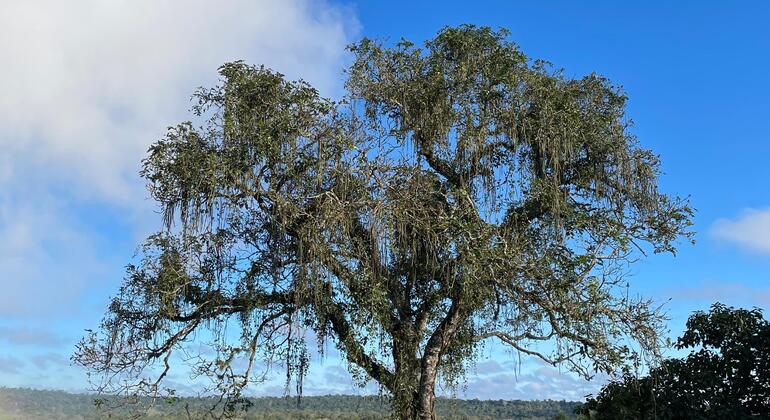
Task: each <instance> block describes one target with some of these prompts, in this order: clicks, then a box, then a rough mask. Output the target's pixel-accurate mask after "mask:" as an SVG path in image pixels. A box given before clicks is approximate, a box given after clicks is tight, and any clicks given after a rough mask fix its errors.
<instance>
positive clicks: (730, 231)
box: [711, 209, 770, 255]
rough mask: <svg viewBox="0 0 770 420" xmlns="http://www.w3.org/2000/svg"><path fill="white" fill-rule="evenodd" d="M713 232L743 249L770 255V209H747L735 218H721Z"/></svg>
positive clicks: (719, 237)
mask: <svg viewBox="0 0 770 420" xmlns="http://www.w3.org/2000/svg"><path fill="white" fill-rule="evenodd" d="M711 233H712V234H713V235H714V236H715V237H716V238H718V239H721V240H724V241H727V242H731V243H733V244H735V245H738V246H739V247H741V248H743V249H746V250H749V251H752V252H755V253H758V254H763V255H770V209H765V210H754V209H747V210H745V211H744V212H743V213H742V214H741V215H740V216H738V217H737V218H735V219H719V220H717V221H716V222H714V225H713V226H712V228H711Z"/></svg>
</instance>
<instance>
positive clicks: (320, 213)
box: [75, 25, 691, 419]
mask: <svg viewBox="0 0 770 420" xmlns="http://www.w3.org/2000/svg"><path fill="white" fill-rule="evenodd" d="M507 36H508V33H507V32H506V31H505V30H500V31H493V30H491V29H489V28H485V27H475V26H470V25H463V26H459V27H456V28H445V29H443V30H442V31H440V32H439V33H438V35H437V36H436V37H435V38H434V39H433V40H430V41H428V42H427V43H426V44H425V47H424V48H419V47H416V46H415V45H413V44H412V43H410V42H407V41H401V42H399V43H397V44H395V45H393V46H384V45H382V44H380V43H378V42H375V41H372V40H369V39H364V40H362V41H361V42H359V43H357V44H355V45H353V46H351V51H352V53H353V56H354V60H353V63H352V64H351V66H350V68H349V69H348V71H347V72H346V75H347V82H346V85H345V86H346V89H347V94H346V95H345V96H344V98H343V99H342V100H340V101H339V102H333V101H331V100H328V99H324V98H322V97H320V96H319V95H318V93H317V91H316V90H315V89H313V88H312V87H311V86H309V85H308V84H307V83H305V82H301V81H300V82H291V81H286V80H285V79H284V78H283V76H282V75H281V74H279V73H276V72H273V71H271V70H268V69H265V68H264V67H253V66H249V65H246V64H244V63H241V62H234V63H228V64H225V65H223V66H222V67H221V68H220V74H221V76H222V79H221V83H220V84H219V85H217V86H215V87H214V88H211V89H201V90H199V91H198V92H197V93H196V95H195V99H196V100H197V104H196V106H195V107H194V113H195V115H196V118H199V119H204V120H205V121H207V123H205V124H203V125H202V126H201V127H196V126H194V125H193V124H192V123H189V122H188V123H182V124H180V125H178V126H175V127H173V128H170V129H169V131H168V134H167V135H166V136H165V137H164V138H163V139H161V140H159V141H158V142H156V143H155V144H154V145H153V146H152V147H151V148H150V150H149V154H148V156H147V158H146V159H145V160H144V162H143V165H144V166H143V170H142V175H143V176H144V177H145V178H146V179H147V181H148V186H149V191H150V193H151V195H152V197H153V198H154V199H155V200H156V201H157V202H158V203H159V205H160V207H161V208H162V211H163V220H164V229H163V230H162V231H161V232H159V233H158V234H155V235H152V236H150V237H149V238H148V240H147V242H146V243H145V245H144V246H143V248H142V251H143V252H142V254H141V255H142V257H141V259H140V261H138V262H137V263H136V264H132V265H129V267H128V270H127V275H126V278H125V281H124V284H123V286H122V288H121V291H120V293H119V294H118V295H117V297H116V298H114V300H113V302H112V304H111V305H110V307H109V310H108V313H107V315H106V317H105V320H104V321H103V324H102V328H101V331H100V332H99V333H94V334H92V335H90V336H88V337H86V338H85V339H84V340H83V341H82V342H81V344H80V345H79V347H78V351H77V353H76V355H75V360H76V361H77V362H78V363H80V364H81V365H83V366H86V367H87V368H88V369H89V370H90V371H91V372H92V373H93V374H96V375H97V376H98V377H99V378H100V379H101V380H102V381H103V382H101V384H102V385H104V388H102V389H103V390H111V391H112V392H123V393H156V392H158V391H159V390H160V389H161V387H162V384H163V379H164V378H165V377H166V374H167V372H168V371H169V369H170V366H171V365H173V364H174V363H172V362H170V360H172V359H171V358H172V355H174V354H182V355H185V356H187V357H183V358H184V359H185V360H187V361H188V362H189V363H191V365H192V371H193V373H194V374H197V375H207V376H209V377H211V379H212V381H213V383H214V384H215V387H216V390H217V391H218V392H220V393H221V394H222V395H223V396H224V397H226V398H227V399H228V400H229V401H231V402H232V401H237V400H238V398H239V397H240V396H241V391H242V390H243V389H244V388H246V387H247V386H248V385H249V384H251V383H254V382H257V381H258V380H259V379H261V378H263V376H262V373H264V372H263V370H262V369H258V367H263V366H268V367H269V366H271V365H272V364H273V363H276V362H280V363H281V364H282V365H283V366H284V367H285V368H286V374H287V381H288V380H293V381H295V383H296V384H297V388H298V392H301V384H302V379H303V376H304V374H305V372H306V369H307V366H308V362H309V359H308V353H307V346H306V343H305V338H306V336H305V335H304V333H303V332H305V331H307V332H312V334H313V336H314V337H316V338H317V340H318V341H319V343H321V344H320V348H323V343H324V342H325V341H327V340H329V341H331V342H333V343H334V344H335V345H336V347H337V348H338V349H339V351H340V353H341V355H342V357H344V358H345V359H346V360H347V361H348V362H349V366H350V369H351V371H352V372H353V373H354V374H355V375H356V377H358V378H360V379H361V382H366V381H367V380H374V381H376V382H377V383H378V384H379V385H380V387H381V389H382V390H383V391H384V392H385V393H386V394H387V395H390V396H391V397H392V404H393V409H394V415H395V416H396V417H398V418H401V419H418V418H419V419H432V418H435V391H434V390H435V386H436V383H437V381H441V382H443V383H444V384H447V385H450V386H451V385H457V384H460V383H462V380H463V378H464V376H463V374H464V370H465V368H466V367H467V364H468V363H469V362H470V361H472V360H474V359H476V358H477V357H479V356H480V355H481V352H480V351H479V350H480V348H481V347H480V346H481V345H482V344H483V343H485V342H487V341H489V340H497V341H499V342H501V343H503V344H504V345H506V346H509V347H510V348H512V349H514V350H516V351H518V352H521V353H523V354H525V355H530V356H533V357H537V358H540V359H542V360H544V361H546V362H548V363H551V364H554V365H556V364H566V365H567V366H568V367H569V368H571V369H572V370H574V371H576V372H578V373H580V374H582V375H585V376H586V377H589V376H590V375H591V374H592V373H593V372H597V371H603V372H609V371H613V370H615V369H617V368H618V367H620V366H623V365H624V364H627V363H629V362H631V361H633V360H635V359H636V358H637V357H638V355H639V353H640V352H641V353H647V354H649V355H652V356H653V357H655V356H656V355H658V349H659V346H660V341H661V335H660V331H661V330H662V328H663V319H664V318H663V316H662V314H661V313H660V312H659V310H658V309H657V307H655V306H654V305H653V303H652V302H651V301H650V300H646V299H642V298H631V297H629V296H628V294H627V293H626V289H627V284H626V281H625V279H624V273H626V270H627V267H628V264H629V263H630V262H632V261H634V260H635V259H636V258H638V257H639V256H640V255H641V254H644V253H646V252H648V251H651V252H671V253H673V252H674V251H675V247H674V242H675V241H676V240H677V238H680V237H682V236H684V237H689V235H690V233H689V231H688V228H689V226H690V220H691V210H690V208H689V207H688V205H687V202H686V200H683V199H680V198H677V197H669V196H667V195H665V194H663V193H661V192H660V191H659V190H658V187H657V176H658V174H659V161H658V158H657V157H656V156H655V155H654V154H653V153H652V152H650V151H648V150H646V149H643V148H641V147H640V146H639V145H638V144H637V141H636V139H635V137H634V136H633V135H632V134H631V133H630V132H629V129H628V128H629V125H630V122H629V120H628V119H627V117H626V115H625V104H626V96H625V95H624V94H623V92H622V91H621V90H620V89H619V88H617V87H615V86H613V85H612V84H611V83H610V82H609V81H608V80H606V79H605V78H602V77H600V76H597V75H594V74H592V75H589V76H586V77H583V78H580V79H571V78H568V77H565V76H564V75H563V73H562V72H560V71H554V70H552V69H551V68H550V66H548V65H547V64H545V63H543V62H541V61H532V60H529V59H528V58H527V57H525V56H524V54H523V53H522V52H521V51H520V50H519V49H518V48H517V47H516V45H514V44H513V43H511V42H510V41H508V40H507ZM199 338H206V340H205V341H206V342H205V343H204V344H207V345H209V346H210V350H211V351H203V352H196V353H194V355H195V357H191V356H190V352H191V351H192V350H193V349H195V348H196V346H197V345H199V344H200V343H197V342H196V339H199ZM540 343H545V344H544V345H540ZM629 344H633V345H629ZM266 369H267V368H266ZM151 374H155V376H154V377H152V378H151V377H150V375H151Z"/></svg>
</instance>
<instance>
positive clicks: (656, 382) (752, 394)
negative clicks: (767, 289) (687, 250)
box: [578, 303, 770, 419]
mask: <svg viewBox="0 0 770 420" xmlns="http://www.w3.org/2000/svg"><path fill="white" fill-rule="evenodd" d="M676 348H677V349H679V350H683V349H690V350H691V351H690V354H689V355H687V357H685V358H683V359H668V360H665V361H664V362H663V363H662V364H661V365H660V366H659V367H657V368H655V369H653V370H652V371H651V372H650V373H649V375H647V376H645V377H643V378H638V377H636V376H634V375H632V374H631V373H630V372H626V373H625V374H624V376H623V377H622V378H620V379H619V380H617V381H614V382H611V383H610V384H608V385H607V386H605V387H604V389H602V391H601V392H600V393H599V395H597V397H596V398H591V399H589V400H588V401H587V402H586V404H585V405H583V406H582V407H581V408H580V409H579V410H578V411H579V412H580V413H582V414H583V415H584V416H585V417H587V418H590V419H617V418H634V419H748V418H764V417H766V416H767V415H768V413H770V323H769V322H768V321H767V320H765V319H764V318H763V317H762V311H761V310H759V309H752V310H747V309H735V308H731V307H727V306H725V305H722V304H719V303H717V304H714V305H713V306H712V307H711V311H710V312H708V313H705V312H696V313H695V314H693V315H692V316H690V318H689V320H688V321H687V330H686V331H685V333H684V334H683V335H682V336H681V337H680V338H679V339H678V340H677V342H676Z"/></svg>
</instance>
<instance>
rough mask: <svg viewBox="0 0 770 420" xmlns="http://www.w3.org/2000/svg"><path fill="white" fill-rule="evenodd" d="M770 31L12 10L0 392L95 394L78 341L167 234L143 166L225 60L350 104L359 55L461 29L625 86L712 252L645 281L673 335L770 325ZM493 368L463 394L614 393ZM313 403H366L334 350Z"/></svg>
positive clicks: (603, 5) (714, 6) (666, 10)
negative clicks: (496, 33)
mask: <svg viewBox="0 0 770 420" xmlns="http://www.w3.org/2000/svg"><path fill="white" fill-rule="evenodd" d="M769 21H770V3H767V2H760V1H756V2H749V1H743V2H719V1H679V2H663V1H645V2H641V1H640V2H617V1H614V2H610V1H606V2H601V1H594V2H567V1H563V2H562V1H549V2H546V1H543V2H513V1H509V2H503V1H475V2H461V1H456V2H454V1H442V2H427V1H426V2H407V1H389V2H373V1H372V2H358V3H357V2H351V1H344V2H342V1H328V2H310V1H309V0H307V1H305V0H295V1H286V2H267V1H264V2H262V1H248V0H236V1H230V2H214V1H206V0H195V1H188V2H184V3H183V2H182V1H161V2H154V1H149V0H143V1H128V0H114V1H109V2H104V1H98V0H82V1H78V2H57V1H54V0H39V1H34V2H32V1H24V0H6V1H3V2H2V3H1V4H0V55H1V56H2V57H3V64H2V66H0V91H2V92H3V94H2V96H0V286H1V287H0V385H6V386H31V387H37V388H59V389H68V390H80V389H84V388H85V387H86V381H85V376H84V374H83V372H82V371H80V370H79V369H77V368H75V367H72V366H70V365H69V361H68V358H69V355H70V354H71V353H72V351H73V346H74V343H75V342H76V341H77V339H78V338H79V337H80V335H81V334H82V332H83V330H84V329H85V328H93V327H95V326H96V325H97V324H98V322H99V319H100V317H101V314H102V313H103V310H104V308H105V305H106V303H107V301H108V298H109V296H110V295H111V294H113V293H115V292H116V290H117V288H118V287H119V284H120V279H121V275H122V272H123V267H124V266H125V264H126V263H127V262H128V261H129V260H130V259H131V256H132V255H133V252H134V250H135V248H136V246H137V244H139V242H140V241H141V240H142V238H143V237H144V236H145V235H146V234H148V233H149V232H152V231H153V230H154V229H156V228H157V227H158V226H159V217H158V215H157V214H156V213H155V212H154V210H155V208H154V207H153V203H152V202H150V201H149V200H147V194H146V193H145V191H144V189H143V187H142V183H141V181H140V180H139V178H138V176H137V170H138V167H139V160H140V159H141V157H142V156H143V152H144V150H146V148H147V146H148V145H149V144H150V143H151V142H152V141H153V140H155V139H157V138H159V137H160V135H161V134H162V133H163V132H164V130H165V127H166V126H168V125H171V124H174V123H176V122H178V121H181V120H183V119H185V118H186V110H187V108H188V107H189V102H188V101H187V98H189V95H190V93H191V92H192V91H193V90H194V89H195V88H196V87H198V86H201V85H209V84H211V83H212V82H213V81H214V80H215V78H216V73H215V71H216V68H217V67H218V65H219V64H221V63H223V62H225V61H227V60H233V59H244V60H246V61H248V62H251V63H255V64H261V63H264V64H266V65H268V66H270V67H272V68H274V69H276V70H279V71H281V72H283V73H285V74H287V75H288V76H289V77H291V78H297V77H302V78H305V79H307V80H308V81H310V82H311V83H313V84H314V85H316V86H317V87H318V88H319V89H320V90H321V92H322V93H324V94H326V95H330V96H336V95H339V93H340V92H341V83H342V79H341V70H342V69H343V67H344V65H345V62H346V60H348V57H347V56H346V54H345V52H344V46H345V45H346V44H347V43H349V42H352V41H354V40H356V39H358V38H360V37H361V36H369V37H375V38H381V39H385V40H398V39H399V38H400V37H402V36H403V37H405V38H407V39H410V40H412V41H416V42H420V41H423V40H425V39H427V38H430V37H431V36H432V35H434V34H435V33H436V31H438V30H439V29H440V28H441V27H443V26H445V25H455V24H460V23H474V24H479V25H489V26H493V27H506V28H508V29H509V30H510V31H511V39H512V40H513V41H515V42H516V43H518V44H519V45H520V46H521V48H522V50H523V51H524V52H525V53H526V54H527V55H528V56H530V57H532V58H541V59H546V60H549V61H551V62H552V63H554V64H555V65H556V66H557V67H563V68H564V69H565V72H566V74H567V75H570V76H576V77H578V76H581V75H584V74H586V73H590V72H593V71H595V72H597V73H600V74H602V75H605V76H607V77H609V78H610V79H611V80H613V81H614V82H616V83H617V84H620V85H622V86H623V87H624V89H625V91H626V92H627V93H628V95H629V97H630V102H629V115H630V116H631V117H632V118H633V120H634V121H635V127H634V129H633V130H634V132H635V133H636V134H637V135H638V137H639V139H640V142H641V144H642V145H644V146H645V147H648V148H651V149H653V150H654V151H655V152H656V153H658V154H660V155H661V158H662V161H663V168H664V171H665V174H664V176H663V177H662V179H661V185H662V186H663V189H664V190H666V191H668V192H672V193H678V194H682V195H690V196H691V201H692V204H693V206H694V207H695V208H696V209H697V215H696V218H695V230H696V231H697V236H696V241H697V243H696V245H694V246H690V245H688V244H686V243H683V244H682V246H681V249H680V253H679V254H678V255H677V257H675V258H673V257H670V256H656V257H652V258H649V259H647V260H644V261H642V262H640V263H639V264H637V265H635V266H634V268H633V271H632V274H633V277H632V278H631V283H632V287H633V290H634V291H636V292H638V293H640V294H643V295H646V296H651V297H654V298H655V299H657V300H658V301H660V302H667V304H666V307H667V309H668V312H669V314H670V316H671V318H672V319H671V322H670V328H671V330H672V336H676V335H678V334H679V333H680V332H681V331H682V329H683V325H684V321H685V320H686V317H687V315H688V314H689V313H691V312H692V311H693V310H697V309H705V308H707V307H708V305H709V304H710V303H711V302H714V301H717V300H719V301H722V302H726V303H728V304H732V305H736V306H757V307H760V308H765V309H767V308H768V307H770V182H768V181H769V180H770V165H768V164H767V160H768V157H769V156H770V138H769V136H770V134H769V133H770V76H768V72H767V69H768V68H769V67H770V31H768V28H767V22H769ZM488 354H489V356H491V357H492V359H493V360H490V361H483V362H480V363H479V365H478V367H477V369H476V372H475V373H472V374H471V375H470V377H469V385H468V388H467V391H465V392H464V393H463V394H462V396H466V397H479V398H531V399H540V398H557V399H560V398H566V399H576V398H580V397H581V396H582V395H584V394H585V393H587V392H591V391H592V390H595V389H596V387H597V386H598V385H599V384H600V382H594V383H585V382H583V381H581V380H578V379H576V378H574V377H573V376H571V375H569V374H564V373H560V372H559V371H558V370H555V369H553V368H549V367H546V366H543V365H542V364H539V363H536V362H533V361H527V360H522V363H521V367H518V366H519V363H518V359H517V357H516V356H515V355H509V354H506V353H504V352H503V351H502V349H500V348H494V347H493V348H492V349H490V350H489V351H488ZM305 389H306V390H309V391H310V392H311V393H324V392H347V393H356V392H363V391H361V390H357V389H356V388H354V387H353V386H352V381H351V380H350V379H349V375H348V374H347V371H346V370H345V369H344V368H343V367H342V366H341V365H340V364H339V360H338V359H337V358H336V356H335V355H334V354H331V355H329V356H328V357H327V358H326V359H324V360H323V361H321V363H320V364H318V365H317V366H316V367H315V368H313V370H312V371H311V376H310V378H309V383H308V384H307V385H306V386H305ZM282 390H283V388H282V387H281V386H278V385H269V386H267V387H265V388H264V389H262V390H260V391H259V392H260V393H280V392H281V391H282Z"/></svg>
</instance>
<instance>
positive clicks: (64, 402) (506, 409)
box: [0, 387, 580, 420]
mask: <svg viewBox="0 0 770 420" xmlns="http://www.w3.org/2000/svg"><path fill="white" fill-rule="evenodd" d="M96 399H97V396H95V395H88V394H70V393H67V392H62V391H41V390H33V389H20V388H3V387H0V420H11V419H14V420H15V419H103V418H108V417H110V418H129V417H132V416H134V415H139V416H140V418H148V419H186V418H188V414H187V411H188V410H189V412H190V415H191V417H192V418H206V417H207V416H206V412H207V410H208V408H209V407H211V405H213V403H214V400H213V399H207V398H178V399H176V401H171V402H167V401H163V400H160V401H157V402H156V403H155V404H153V405H152V407H151V408H144V409H142V408H141V406H143V405H144V404H140V405H131V406H124V407H118V408H114V409H112V410H111V411H107V410H106V409H105V408H97V407H96V405H95V404H94V401H95V400H96ZM250 401H251V402H252V403H253V405H252V406H251V408H249V410H248V411H246V412H245V413H243V414H242V415H239V416H237V417H236V418H239V419H255V420H256V419H260V420H261V419H276V420H277V419H340V420H342V419H350V420H353V419H356V420H357V419H370V420H374V419H387V418H389V416H390V408H389V405H388V402H387V400H386V399H384V398H382V397H378V396H351V395H328V396H320V397H303V398H302V399H301V401H300V402H299V405H298V401H297V399H296V397H262V398H254V399H251V400H250ZM579 404H580V403H577V402H569V401H550V400H547V401H520V400H515V401H503V400H488V401H481V400H459V399H447V398H439V399H438V401H437V410H438V414H439V418H441V419H457V420H459V419H468V420H476V419H479V420H480V419H524V420H552V419H555V418H558V419H565V418H574V417H575V416H574V414H572V413H573V411H574V409H575V407H577V406H578V405H579ZM138 410H143V411H141V412H140V411H138Z"/></svg>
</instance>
